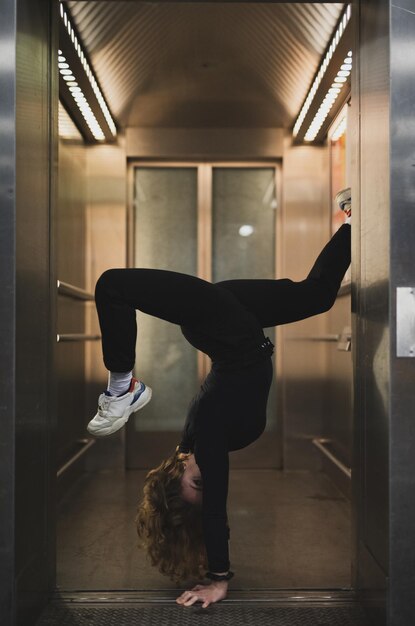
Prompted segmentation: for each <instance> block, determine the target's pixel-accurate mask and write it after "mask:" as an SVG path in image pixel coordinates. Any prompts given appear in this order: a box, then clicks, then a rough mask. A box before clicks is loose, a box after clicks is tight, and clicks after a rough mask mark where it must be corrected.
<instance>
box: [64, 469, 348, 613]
mask: <svg viewBox="0 0 415 626" xmlns="http://www.w3.org/2000/svg"><path fill="white" fill-rule="evenodd" d="M145 475H146V471H144V470H132V471H131V470H130V471H127V472H122V471H114V470H104V471H99V472H94V473H85V474H84V475H83V476H82V477H81V478H80V479H79V480H78V482H77V483H76V484H75V485H74V486H73V487H72V488H71V490H70V491H69V492H68V493H67V494H66V495H65V498H64V499H63V500H62V502H61V504H60V506H59V511H58V542H57V581H58V589H60V590H62V591H64V590H65V591H68V590H82V591H85V590H90V591H94V590H175V589H177V587H176V585H175V584H174V583H173V582H171V581H170V580H169V579H168V578H166V577H165V576H163V575H162V574H159V573H158V572H157V570H155V568H153V567H151V565H150V564H149V563H148V562H147V560H146V555H145V553H144V552H143V551H142V550H141V549H139V548H137V539H136V531H135V527H134V516H135V509H136V504H137V501H138V499H139V497H140V494H141V492H142V485H143V481H144V477H145ZM228 516H229V522H230V527H231V544H230V550H231V552H230V558H231V564H232V565H231V567H232V569H233V570H234V571H235V578H234V579H233V580H232V582H231V583H230V589H236V590H237V589H239V590H241V589H242V590H248V589H256V590H258V589H262V590H264V589H291V590H292V589H341V588H343V589H344V588H349V587H350V528H351V525H350V503H349V502H348V500H347V499H346V498H345V497H344V496H343V495H342V494H341V493H340V492H339V491H338V490H337V488H336V487H335V486H334V485H333V483H332V482H331V481H330V479H329V478H328V477H327V476H326V475H325V474H323V473H319V472H316V473H310V472H282V471H278V470H240V469H239V470H231V473H230V483H229V499H228ZM195 582H196V581H195ZM79 623H83V622H79ZM281 623H283V622H281ZM311 623H312V622H310V624H311ZM345 623H348V622H345Z"/></svg>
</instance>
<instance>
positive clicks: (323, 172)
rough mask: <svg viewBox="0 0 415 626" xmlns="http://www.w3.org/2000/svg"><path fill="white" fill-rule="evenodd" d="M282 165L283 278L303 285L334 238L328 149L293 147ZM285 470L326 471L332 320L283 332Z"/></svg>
mask: <svg viewBox="0 0 415 626" xmlns="http://www.w3.org/2000/svg"><path fill="white" fill-rule="evenodd" d="M289 144H290V142H289V140H288V141H287V145H286V149H285V152H284V164H283V219H282V224H283V232H282V237H281V242H282V244H281V245H282V248H283V251H282V263H281V269H280V272H281V273H280V277H287V278H291V279H292V280H303V279H304V278H305V277H306V276H307V274H308V272H309V271H310V269H311V267H312V265H313V263H314V260H315V258H316V257H317V255H318V254H319V252H320V250H321V249H322V248H323V246H324V244H325V243H327V241H328V239H329V215H330V209H329V196H328V193H327V189H328V149H327V147H315V146H290V145H289ZM282 329H283V330H282V336H283V344H282V346H281V345H280V346H279V350H281V349H282V351H283V355H282V380H283V419H284V452H283V456H284V468H285V469H312V470H319V469H321V467H322V458H321V455H320V453H319V452H318V451H317V449H316V448H315V447H314V446H313V445H312V439H313V438H314V437H316V436H319V435H320V434H321V433H322V432H323V415H324V396H325V391H326V375H327V370H326V367H327V358H326V344H325V343H324V342H323V341H312V340H310V338H317V337H321V336H322V335H325V334H326V332H327V316H326V315H317V316H314V317H311V318H309V319H306V320H303V321H302V322H296V323H295V324H288V325H286V326H283V327H282Z"/></svg>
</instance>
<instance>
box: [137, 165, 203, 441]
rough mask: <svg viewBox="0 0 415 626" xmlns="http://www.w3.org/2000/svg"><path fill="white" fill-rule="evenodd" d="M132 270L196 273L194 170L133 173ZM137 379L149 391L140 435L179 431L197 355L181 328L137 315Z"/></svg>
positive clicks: (158, 169)
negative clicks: (149, 432)
mask: <svg viewBox="0 0 415 626" xmlns="http://www.w3.org/2000/svg"><path fill="white" fill-rule="evenodd" d="M134 182H135V216H134V217H135V232H134V236H135V242H134V244H135V252H134V265H135V267H146V268H155V269H166V270H173V271H175V272H184V273H186V274H192V275H196V274H197V169H196V168H193V167H189V168H175V167H174V168H172V167H168V168H167V167H166V168H162V167H143V168H136V169H135V181H134ZM137 321H138V338H137V357H136V375H137V377H138V378H142V379H143V380H144V381H145V382H146V383H147V384H148V385H149V386H150V387H152V389H153V398H152V400H151V402H150V404H149V405H148V406H147V407H146V408H145V409H144V410H143V411H139V412H138V413H136V414H135V415H134V429H135V430H139V431H181V429H182V428H183V424H184V420H185V417H186V412H187V407H188V404H189V401H190V399H191V397H192V396H193V395H194V393H195V392H196V390H197V386H198V379H197V353H196V350H195V349H194V348H192V347H191V346H190V345H189V344H188V343H187V342H186V340H185V339H184V337H183V336H182V334H181V332H180V328H179V327H178V326H175V325H173V324H170V323H168V322H165V321H163V320H159V319H155V318H153V317H151V316H149V315H145V314H144V313H141V312H138V313H137Z"/></svg>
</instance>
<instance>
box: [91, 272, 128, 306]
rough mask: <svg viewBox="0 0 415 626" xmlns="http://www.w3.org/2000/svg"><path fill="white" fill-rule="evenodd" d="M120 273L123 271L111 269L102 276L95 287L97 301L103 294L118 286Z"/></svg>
mask: <svg viewBox="0 0 415 626" xmlns="http://www.w3.org/2000/svg"><path fill="white" fill-rule="evenodd" d="M119 272H122V270H120V269H109V270H105V272H103V273H102V274H101V276H100V277H99V278H98V280H97V282H96V285H95V299H97V297H98V298H99V296H100V295H102V294H103V293H105V292H108V290H109V289H112V288H113V287H114V286H115V285H116V284H117V277H118V275H119Z"/></svg>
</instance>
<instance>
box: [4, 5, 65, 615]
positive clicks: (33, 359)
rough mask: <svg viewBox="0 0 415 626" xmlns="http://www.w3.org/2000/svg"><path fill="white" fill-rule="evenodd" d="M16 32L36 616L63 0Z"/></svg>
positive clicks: (25, 438)
mask: <svg viewBox="0 0 415 626" xmlns="http://www.w3.org/2000/svg"><path fill="white" fill-rule="evenodd" d="M16 7H17V39H16V52H17V56H16V126H15V129H14V131H15V140H16V196H15V215H14V217H15V228H16V230H15V237H16V251H15V258H14V262H15V272H16V275H15V278H16V294H15V295H16V300H15V302H16V318H15V346H16V348H15V349H16V353H15V355H16V360H15V363H14V368H15V369H14V370H13V374H14V381H13V383H12V384H14V385H15V393H16V403H15V413H14V417H15V528H16V530H15V532H16V535H15V550H16V552H15V571H14V578H15V585H16V590H17V591H16V593H17V598H16V604H17V607H18V618H17V621H18V623H30V620H32V622H33V620H34V619H35V617H36V612H37V611H38V610H39V609H40V608H41V606H42V603H44V602H45V599H46V596H47V593H48V591H49V590H50V589H51V588H52V587H53V583H54V539H55V538H54V529H53V524H52V519H53V508H52V507H53V505H54V481H53V478H54V459H53V456H52V455H53V447H52V446H51V441H53V435H54V429H55V424H54V415H55V406H54V377H53V376H54V375H53V369H54V363H53V356H52V355H53V347H54V340H55V335H54V332H55V306H54V302H55V294H56V287H55V277H54V271H53V266H54V262H53V248H52V233H53V228H54V219H53V208H54V203H55V199H54V189H55V188H54V185H53V180H54V179H53V172H54V166H55V163H56V160H55V159H56V130H57V128H56V121H57V119H56V113H57V101H56V100H55V98H54V95H55V93H56V91H55V89H56V78H55V72H53V71H52V67H54V66H55V63H56V54H57V41H56V40H55V34H54V29H53V28H52V27H51V24H52V23H53V21H54V20H52V13H53V11H54V10H55V9H56V5H55V4H54V3H52V2H50V1H49V0H27V1H26V0H19V1H18V2H17V3H16Z"/></svg>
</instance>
